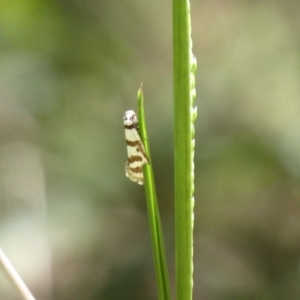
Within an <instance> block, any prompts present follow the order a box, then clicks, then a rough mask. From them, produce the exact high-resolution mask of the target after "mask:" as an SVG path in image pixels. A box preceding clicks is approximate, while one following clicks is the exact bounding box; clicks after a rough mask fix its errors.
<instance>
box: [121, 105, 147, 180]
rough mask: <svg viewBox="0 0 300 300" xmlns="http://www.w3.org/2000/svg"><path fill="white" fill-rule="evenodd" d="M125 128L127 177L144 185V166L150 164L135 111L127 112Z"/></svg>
mask: <svg viewBox="0 0 300 300" xmlns="http://www.w3.org/2000/svg"><path fill="white" fill-rule="evenodd" d="M124 127H125V137H126V144H127V153H128V161H127V162H126V164H125V172H126V176H127V177H129V178H130V179H131V180H132V181H134V182H137V183H138V184H144V175H143V166H144V165H146V164H148V163H149V162H148V158H147V155H146V152H145V148H144V144H143V142H142V140H141V137H140V134H139V124H138V120H137V117H136V114H135V112H134V111H133V110H128V111H126V112H125V116H124Z"/></svg>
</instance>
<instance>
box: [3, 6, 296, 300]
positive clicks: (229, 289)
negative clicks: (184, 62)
mask: <svg viewBox="0 0 300 300" xmlns="http://www.w3.org/2000/svg"><path fill="white" fill-rule="evenodd" d="M191 7H192V25H193V39H194V40H193V42H194V51H193V52H194V54H195V55H196V57H197V60H198V72H197V78H196V79H197V83H196V87H197V95H198V96H197V99H196V105H197V106H198V111H199V114H198V120H197V123H196V153H195V160H196V170H195V171H196V194H195V200H196V205H195V209H196V211H195V251H194V253H195V283H194V287H195V288H194V298H195V299H203V300H204V299H218V300H223V299H243V300H244V299H264V300H268V299H299V297H300V287H299V253H300V179H299V177H300V117H299V116H300V101H299V99H300V85H299V82H300V69H299V65H300V48H299V36H300V35H299V28H300V26H299V22H300V20H299V14H298V12H299V9H300V3H299V1H295V0H294V1H293V0H290V1H285V2H284V1H269V0H266V1H250V0H248V1H246V0H243V1H237V0H233V1H208V0H204V1H192V2H191ZM171 11H172V8H171V3H168V2H161V1H159V2H158V1H157V2H151V3H150V2H145V1H128V0H127V1H126V0H125V1H119V2H114V1H110V2H109V1H106V2H104V1H84V2H82V1H71V0H64V1H49V0H45V1H39V0H28V1H8V0H3V1H1V2H0V124H1V126H0V168H1V173H0V196H1V198H0V199H1V200H0V217H1V219H0V222H1V226H0V240H1V247H2V248H3V250H4V251H5V252H6V254H7V256H8V257H9V258H10V259H11V260H12V262H13V264H14V265H15V267H16V268H17V270H18V271H19V272H20V274H21V276H22V277H23V279H24V280H25V282H26V283H27V284H28V285H29V287H30V289H31V290H32V292H33V293H34V294H35V295H36V298H37V299H56V300H59V299H64V300H66V299H72V300H76V299H108V300H110V299H111V300H112V299H143V300H146V299H156V287H155V278H154V269H153V261H152V254H151V246H150V242H149V240H150V237H149V228H148V221H147V213H146V204H145V196H144V191H143V188H141V187H139V186H137V185H135V184H133V183H132V182H130V181H129V180H128V179H127V178H126V177H125V171H124V164H125V161H126V149H125V141H124V132H123V124H122V117H123V113H124V111H125V110H128V109H135V105H136V100H135V99H136V92H137V90H138V87H139V85H140V82H141V81H143V82H144V94H145V95H144V96H145V106H146V117H147V122H148V125H147V127H148V130H149V138H150V145H151V152H152V158H153V165H154V172H155V176H156V181H157V188H158V199H159V201H160V207H161V212H162V221H163V229H164V231H165V236H166V243H167V249H168V257H169V269H170V272H171V279H172V278H174V274H173V272H174V229H173V227H174V217H173V214H174V204H173V161H172V159H173V152H172V151H173V150H172V143H173V142H172V114H173V110H172V90H173V89H172V48H171V44H172V41H171V37H172V33H171V22H172V18H171ZM0 299H12V300H13V299H19V297H18V295H17V294H16V292H15V291H14V290H13V289H12V287H11V286H10V284H9V282H8V280H7V279H6V278H4V276H2V275H1V281H0Z"/></svg>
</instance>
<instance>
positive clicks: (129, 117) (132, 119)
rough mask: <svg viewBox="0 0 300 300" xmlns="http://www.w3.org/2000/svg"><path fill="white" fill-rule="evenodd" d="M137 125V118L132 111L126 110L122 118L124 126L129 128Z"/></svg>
mask: <svg viewBox="0 0 300 300" xmlns="http://www.w3.org/2000/svg"><path fill="white" fill-rule="evenodd" d="M133 124H137V117H136V114H135V112H134V111H133V110H127V111H126V112H125V116H124V125H127V126H130V125H133Z"/></svg>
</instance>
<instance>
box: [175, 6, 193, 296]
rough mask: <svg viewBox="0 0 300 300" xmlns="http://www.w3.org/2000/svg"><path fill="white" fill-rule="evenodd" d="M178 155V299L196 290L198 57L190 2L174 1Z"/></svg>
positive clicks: (176, 138) (176, 198)
mask: <svg viewBox="0 0 300 300" xmlns="http://www.w3.org/2000/svg"><path fill="white" fill-rule="evenodd" d="M173 55H174V145H175V146H174V157H175V168H174V169H175V232H176V243H175V244H176V295H177V300H191V299H192V289H193V218H194V213H193V209H194V198H193V194H194V163H193V156H194V145H195V143H194V132H195V130H194V121H195V119H196V114H197V111H196V109H193V101H194V98H195V95H196V93H195V71H196V60H195V59H194V57H193V54H192V41H191V24H190V3H189V1H188V0H173Z"/></svg>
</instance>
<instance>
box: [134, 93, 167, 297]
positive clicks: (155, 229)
mask: <svg viewBox="0 0 300 300" xmlns="http://www.w3.org/2000/svg"><path fill="white" fill-rule="evenodd" d="M138 119H139V127H140V135H141V138H142V141H143V143H144V146H145V151H146V154H147V156H148V159H149V164H147V165H145V166H144V177H145V190H146V199H147V207H148V216H149V223H150V232H151V241H152V248H153V256H154V265H155V274H156V280H157V286H158V295H159V299H160V300H169V299H170V282H169V276H168V268H167V260H166V254H165V249H164V242H163V234H162V227H161V222H160V215H159V210H158V204H157V197H156V189H155V183H154V176H153V169H152V163H151V155H150V147H149V139H148V135H147V130H146V121H145V112H144V99H143V91H142V88H140V90H139V92H138Z"/></svg>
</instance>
